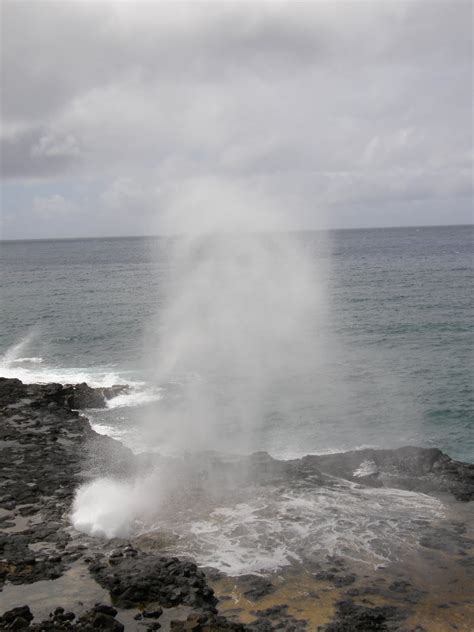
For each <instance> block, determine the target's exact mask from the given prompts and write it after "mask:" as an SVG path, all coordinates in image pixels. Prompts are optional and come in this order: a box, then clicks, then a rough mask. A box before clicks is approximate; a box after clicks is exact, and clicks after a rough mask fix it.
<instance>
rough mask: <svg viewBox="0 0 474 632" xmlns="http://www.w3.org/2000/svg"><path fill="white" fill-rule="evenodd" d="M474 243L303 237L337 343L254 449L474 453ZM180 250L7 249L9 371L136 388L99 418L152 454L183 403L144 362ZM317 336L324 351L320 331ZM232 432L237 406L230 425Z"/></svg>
mask: <svg viewBox="0 0 474 632" xmlns="http://www.w3.org/2000/svg"><path fill="white" fill-rule="evenodd" d="M473 236H474V230H473V227H469V226H457V227H429V228H395V229H371V230H347V231H334V232H331V233H329V234H328V235H322V234H321V233H316V232H314V233H311V232H307V233H301V234H300V235H298V239H299V240H301V244H302V248H304V249H305V250H306V251H307V253H308V254H309V256H310V257H311V261H312V262H313V264H314V266H315V268H316V269H317V270H318V271H319V275H320V278H321V285H322V287H323V289H324V296H325V301H326V302H327V309H328V313H329V317H328V329H327V332H325V336H326V337H327V338H328V339H329V340H334V344H329V345H328V347H327V348H328V349H331V350H332V351H331V353H328V354H327V357H322V358H320V359H318V363H317V367H318V369H317V371H315V372H309V373H306V374H304V375H302V374H296V373H293V374H288V375H287V376H286V379H285V382H284V384H282V383H279V384H275V390H274V393H273V394H272V393H270V395H269V394H268V393H266V395H265V399H264V401H263V402H262V406H261V408H262V418H261V423H260V424H259V427H258V429H257V430H256V431H255V432H254V436H253V438H252V441H253V443H252V446H253V448H255V449H265V450H269V451H270V452H272V453H273V454H275V455H279V456H283V457H290V456H293V455H300V454H306V453H310V452H313V453H314V452H324V451H331V450H345V449H351V448H355V447H359V446H367V445H370V446H378V447H394V446H396V445H402V444H416V445H425V446H436V447H440V448H441V449H443V450H445V451H446V452H448V453H449V454H450V455H451V456H453V457H455V458H459V459H463V460H468V461H474V413H473V393H472V385H473V364H472V361H473V355H472V340H473V337H472V323H473V320H472V272H473V258H472V245H473ZM169 254H170V242H169V240H167V239H165V238H125V239H84V240H80V239H78V240H52V241H24V242H2V243H1V246H0V262H1V269H2V288H1V299H2V300H1V306H0V318H1V323H2V328H1V332H0V355H1V360H0V373H3V374H4V375H8V376H14V375H16V376H18V377H20V378H22V379H24V380H28V379H30V380H43V381H50V380H55V381H63V382H71V381H82V380H87V381H89V382H92V383H95V384H108V383H113V382H117V381H126V382H131V383H132V384H133V385H134V389H133V391H132V393H131V394H130V396H128V398H122V399H121V400H117V401H113V402H112V403H111V407H110V408H109V409H108V410H106V411H102V412H99V411H92V412H91V413H90V415H91V418H92V420H93V421H94V423H95V424H96V426H97V428H98V429H101V430H102V431H103V432H109V433H110V434H112V435H113V436H117V437H120V438H122V439H123V440H124V441H125V442H126V443H128V444H130V445H132V446H133V447H136V448H137V449H141V448H143V447H145V446H140V445H139V444H140V438H139V437H140V433H137V431H136V428H137V424H138V423H139V422H140V420H141V419H143V418H144V417H146V418H147V419H150V418H152V419H153V422H154V424H155V425H156V427H157V428H159V427H160V415H162V414H163V411H164V410H165V408H169V406H171V405H172V402H173V401H175V399H176V397H179V388H180V378H179V376H178V377H177V378H176V380H175V381H174V382H173V383H166V384H158V383H156V379H155V378H154V373H153V370H152V368H150V365H149V363H146V362H144V360H143V359H144V358H145V357H146V356H147V352H148V351H149V349H150V347H153V346H154V345H155V344H156V342H155V338H154V327H155V325H154V323H155V322H156V320H157V319H159V315H160V310H162V309H163V307H164V306H166V302H167V296H168V289H169V287H170V285H171V286H172V285H173V279H174V277H173V266H172V263H171V261H170V257H169ZM315 335H316V333H315ZM307 345H308V349H311V348H312V346H313V345H314V349H315V353H317V352H318V351H317V348H318V347H317V345H316V344H315V340H313V338H312V335H311V334H310V333H309V334H308V339H307ZM182 379H183V380H185V379H189V376H182ZM219 388H223V389H224V390H225V385H222V384H220V385H219ZM231 425H232V419H226V417H225V411H223V413H222V427H223V428H226V429H228V428H230V427H231ZM226 431H227V430H226ZM157 437H158V438H157V439H156V445H154V446H153V447H154V448H156V449H158V450H159V449H160V439H159V433H157ZM148 447H149V446H148ZM211 447H212V446H211Z"/></svg>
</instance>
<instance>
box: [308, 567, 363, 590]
mask: <svg viewBox="0 0 474 632" xmlns="http://www.w3.org/2000/svg"><path fill="white" fill-rule="evenodd" d="M314 577H315V578H316V579H319V580H322V581H328V582H331V583H332V584H334V586H336V587H337V588H342V587H343V586H349V585H350V584H353V583H354V582H355V580H356V576H355V575H354V574H352V573H350V574H348V575H339V574H338V573H337V572H334V571H320V572H319V573H315V575H314Z"/></svg>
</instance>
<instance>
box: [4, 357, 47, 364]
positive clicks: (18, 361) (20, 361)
mask: <svg viewBox="0 0 474 632" xmlns="http://www.w3.org/2000/svg"><path fill="white" fill-rule="evenodd" d="M43 362H44V359H43V358H40V357H32V358H16V359H15V360H12V361H11V364H43Z"/></svg>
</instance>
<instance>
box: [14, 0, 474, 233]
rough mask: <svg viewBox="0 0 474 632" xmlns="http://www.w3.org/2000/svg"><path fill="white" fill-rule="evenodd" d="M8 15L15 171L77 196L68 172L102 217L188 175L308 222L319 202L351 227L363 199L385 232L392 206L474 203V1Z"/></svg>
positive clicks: (62, 9) (144, 203)
mask: <svg viewBox="0 0 474 632" xmlns="http://www.w3.org/2000/svg"><path fill="white" fill-rule="evenodd" d="M2 13H3V20H2V31H3V33H2V35H3V38H2V58H3V60H2V63H3V70H4V72H3V79H2V81H3V86H2V87H3V90H2V116H3V118H4V122H5V130H6V131H5V136H4V139H3V141H2V172H3V177H4V179H7V180H8V179H14V180H15V182H20V183H21V182H22V181H23V180H24V181H25V187H26V186H27V185H28V186H30V184H29V182H30V179H31V178H37V179H38V180H41V181H43V182H48V183H50V184H53V183H54V182H58V195H59V194H60V195H61V196H66V197H67V192H65V191H64V190H63V189H62V188H61V186H59V185H60V184H61V179H62V178H64V177H65V175H66V174H67V177H68V179H71V178H73V179H74V178H75V179H76V181H77V182H78V183H79V182H82V183H84V187H85V188H86V189H87V187H89V194H88V195H87V196H86V198H87V200H86V202H84V204H89V205H91V206H94V207H95V208H97V209H99V210H101V213H102V216H101V217H102V218H103V221H104V222H105V221H106V219H107V218H108V219H110V216H111V215H110V214H111V213H114V214H115V216H116V217H120V222H121V223H122V224H123V226H125V225H126V224H127V222H129V223H130V225H133V218H134V216H137V215H141V216H144V215H146V214H148V215H151V214H153V212H158V213H159V212H160V208H161V207H160V204H161V202H162V201H163V200H162V199H161V198H160V197H159V196H158V197H157V193H156V192H157V190H159V189H160V188H163V189H165V190H166V189H167V188H170V187H171V188H173V187H174V186H176V188H177V189H179V187H180V185H181V186H186V182H188V181H189V179H191V178H203V179H205V178H209V177H217V178H221V179H222V180H223V181H229V180H231V181H234V182H240V183H242V186H255V187H257V188H258V187H262V188H263V189H264V190H265V192H266V194H267V195H268V196H269V198H280V197H281V198H282V199H285V204H286V205H287V206H288V207H289V208H291V209H294V214H295V222H301V223H303V224H305V223H306V224H308V225H311V224H312V223H314V222H316V220H317V218H316V215H317V212H316V211H315V210H314V209H315V208H318V207H320V208H322V209H326V211H327V213H328V215H329V216H331V217H332V218H333V221H335V223H337V221H336V220H335V219H334V218H335V217H336V216H335V214H337V212H339V211H337V209H340V208H342V206H350V205H351V204H352V205H353V207H354V208H357V209H359V210H358V211H357V212H358V213H359V212H360V208H361V207H363V205H364V204H365V205H366V206H367V212H366V215H365V217H366V218H367V221H369V222H370V223H371V224H372V223H373V219H372V217H373V216H374V214H375V211H374V210H373V209H374V208H376V207H377V208H380V209H382V208H383V209H388V210H387V211H386V212H387V213H390V212H391V211H390V205H389V204H387V203H386V202H387V201H389V200H390V201H392V202H394V203H395V202H397V201H398V203H400V204H404V205H405V206H406V207H407V208H408V206H409V205H410V203H411V202H413V203H414V200H419V199H420V200H425V203H426V205H427V206H429V205H430V204H434V202H433V200H441V199H442V200H447V199H449V196H451V197H452V199H453V200H460V199H461V198H463V196H464V198H465V197H466V196H469V195H472V193H471V192H470V191H471V186H472V180H471V179H470V177H469V174H470V170H471V160H472V158H471V149H472V118H471V109H472V96H471V93H472V56H471V52H472V51H471V49H472V34H471V17H472V6H471V4H470V3H464V2H456V3H450V2H431V3H428V2H424V1H416V0H413V1H409V2H403V1H397V2H374V3H371V2H367V3H363V4H360V3H352V2H347V3H339V2H337V3H335V2H327V3H324V2H317V3H209V4H204V3H191V4H185V3H174V4H172V3H155V2H152V3H128V2H127V3H122V2H116V3H82V2H70V3H66V2H63V3H49V2H42V1H41V0H40V1H38V2H35V3H30V2H6V3H4V5H3V6H2ZM170 183H171V184H172V186H171V184H170ZM25 190H26V189H25ZM38 196H39V197H41V195H40V194H39V193H38V191H34V190H33V189H32V190H31V195H30V197H31V204H32V207H33V205H34V202H33V200H34V198H35V197H38ZM464 198H463V199H464ZM160 200H161V202H160ZM158 202H159V203H158ZM456 203H457V202H456ZM67 204H68V200H67V199H65V205H66V206H67ZM71 204H72V207H71V208H76V206H77V205H76V206H75V202H74V203H73V202H71ZM79 206H80V205H79ZM441 206H442V205H441V204H440V205H439V208H440V209H441ZM369 207H370V209H369ZM77 208H79V207H78V206H77ZM81 208H83V207H81ZM465 208H467V203H466V205H465ZM157 209H158V210H157ZM83 212H84V211H83ZM384 212H385V211H384V210H380V213H381V214H382V213H384ZM463 212H464V213H465V211H463ZM341 213H342V211H341ZM439 213H441V210H440V211H439ZM73 214H74V213H72V212H71V213H70V216H72V215H73ZM311 214H313V216H312V215H311ZM91 217H92V219H91V221H92V222H93V223H94V222H95V224H94V225H97V226H98V225H99V224H98V222H99V219H98V215H97V217H96V216H94V215H93V214H92V216H91ZM309 217H313V219H312V220H311V221H309V219H308V218H309ZM341 217H346V215H344V214H341ZM127 218H128V219H127ZM369 218H370V220H369ZM395 219H396V218H392V222H390V218H386V217H385V216H383V217H382V215H380V220H379V221H380V222H383V223H386V222H388V223H397V222H396V221H395ZM68 221H69V222H72V219H71V217H69V219H68ZM101 221H102V220H101ZM107 221H108V220H107ZM360 221H361V223H362V224H363V223H364V222H365V221H366V220H364V213H363V212H362V213H361V220H360ZM68 226H72V224H68ZM92 230H95V229H92ZM101 230H102V229H101ZM124 230H125V228H124Z"/></svg>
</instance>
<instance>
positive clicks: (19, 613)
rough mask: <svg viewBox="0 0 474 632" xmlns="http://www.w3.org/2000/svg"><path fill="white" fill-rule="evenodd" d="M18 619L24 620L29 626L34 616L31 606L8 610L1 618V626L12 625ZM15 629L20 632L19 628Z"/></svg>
mask: <svg viewBox="0 0 474 632" xmlns="http://www.w3.org/2000/svg"><path fill="white" fill-rule="evenodd" d="M16 619H22V620H23V621H26V622H27V624H28V622H29V621H32V620H33V615H32V613H31V610H30V608H29V606H19V607H18V608H12V609H11V610H7V611H6V612H4V613H3V615H2V616H1V617H0V625H11V624H12V623H13V622H14V621H15V620H16ZM15 629H16V630H18V628H15Z"/></svg>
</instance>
